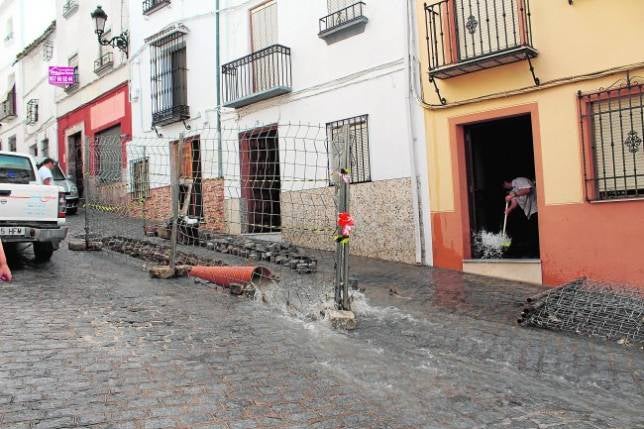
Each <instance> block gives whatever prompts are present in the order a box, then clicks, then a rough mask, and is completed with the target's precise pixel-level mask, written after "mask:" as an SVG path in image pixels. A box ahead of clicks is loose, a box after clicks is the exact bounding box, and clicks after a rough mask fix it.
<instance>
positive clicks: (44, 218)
mask: <svg viewBox="0 0 644 429" xmlns="http://www.w3.org/2000/svg"><path fill="white" fill-rule="evenodd" d="M66 236H67V227H66V226H65V192H64V190H63V189H61V188H59V187H58V186H55V185H43V184H42V182H41V181H40V178H39V177H38V171H37V170H36V164H35V161H34V159H33V158H32V157H31V156H29V155H23V154H19V153H15V152H0V239H2V242H3V243H5V244H6V245H8V246H11V245H14V243H33V247H34V254H35V256H36V261H37V262H46V261H48V260H49V259H50V258H51V255H52V253H53V252H54V250H56V249H58V247H59V245H60V242H61V241H63V240H64V239H65V237H66Z"/></svg>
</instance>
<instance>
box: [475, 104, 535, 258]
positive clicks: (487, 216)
mask: <svg viewBox="0 0 644 429" xmlns="http://www.w3.org/2000/svg"><path fill="white" fill-rule="evenodd" d="M465 145H466V148H465V149H466V153H467V172H468V191H469V210H470V213H469V216H470V228H471V233H472V234H475V233H478V232H480V231H483V230H485V231H488V232H494V233H498V232H501V230H502V228H503V221H504V208H505V200H504V198H505V196H506V195H507V192H508V191H507V190H505V189H504V188H503V182H504V180H507V179H510V180H511V179H513V178H517V177H524V178H527V179H529V180H530V181H532V183H533V184H534V183H536V181H535V163H534V146H533V138H532V124H531V117H530V115H523V116H517V117H512V118H504V119H499V120H493V121H487V122H482V123H477V124H472V125H467V126H465ZM535 192H537V191H536V188H535ZM507 233H508V235H509V236H510V237H511V238H512V244H511V246H510V247H509V248H508V249H507V250H506V251H505V252H504V255H503V257H504V258H508V259H510V258H511V259H525V258H529V259H538V258H539V239H538V237H539V231H538V226H537V221H536V216H535V217H534V218H532V217H531V220H530V219H529V218H528V217H527V216H526V214H525V213H524V211H523V210H522V209H521V207H517V208H516V209H515V210H514V211H513V212H511V213H510V215H509V216H508V224H507ZM478 252H479V250H478V249H475V248H472V257H473V258H474V259H478V258H480V257H481V255H480V254H478Z"/></svg>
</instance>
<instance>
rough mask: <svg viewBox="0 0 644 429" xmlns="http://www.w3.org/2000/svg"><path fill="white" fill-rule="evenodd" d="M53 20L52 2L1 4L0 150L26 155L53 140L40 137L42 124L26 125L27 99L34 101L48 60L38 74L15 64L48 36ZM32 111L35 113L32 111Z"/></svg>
mask: <svg viewBox="0 0 644 429" xmlns="http://www.w3.org/2000/svg"><path fill="white" fill-rule="evenodd" d="M31 7H33V9H31ZM54 19H55V13H54V5H53V2H51V1H49V0H35V1H33V2H31V3H29V4H27V2H25V1H20V0H1V1H0V150H11V151H17V152H24V153H27V152H28V151H29V148H30V146H32V145H33V141H34V140H35V139H41V142H40V144H42V141H45V143H46V140H47V139H49V138H51V136H49V135H48V134H47V133H44V132H40V134H38V131H37V130H38V128H39V126H40V125H42V124H35V123H31V124H29V126H27V124H26V123H25V122H29V119H28V118H27V113H28V110H29V109H28V106H27V105H26V104H25V97H27V101H29V100H32V99H35V97H32V98H29V97H30V94H35V93H34V92H33V91H35V87H36V86H38V84H37V81H38V80H39V79H40V78H41V77H42V67H44V66H43V64H44V63H45V62H46V61H47V60H44V61H43V62H40V61H37V64H34V66H35V67H38V70H31V69H27V68H26V67H24V65H23V64H22V63H21V62H16V57H17V55H18V54H20V53H21V52H23V51H24V50H25V48H26V47H27V46H28V45H30V44H32V43H33V42H34V41H35V40H36V39H38V38H39V37H40V36H41V35H42V34H43V32H46V29H48V26H50V25H51V23H52V21H53V20H54ZM35 75H40V76H35ZM25 79H26V80H27V81H28V82H25ZM38 91H39V90H36V92H38ZM25 94H27V95H25ZM40 96H41V95H38V97H40ZM30 111H31V112H33V108H31V109H30ZM47 114H48V112H46V113H45V115H47ZM34 125H36V127H34ZM48 125H49V124H48ZM26 127H27V128H26ZM50 131H51V130H50ZM34 133H36V134H35V135H34Z"/></svg>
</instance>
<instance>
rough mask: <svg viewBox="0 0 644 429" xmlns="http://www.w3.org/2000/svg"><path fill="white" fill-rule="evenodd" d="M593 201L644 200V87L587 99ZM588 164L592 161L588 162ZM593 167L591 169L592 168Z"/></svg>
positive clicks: (588, 170)
mask: <svg viewBox="0 0 644 429" xmlns="http://www.w3.org/2000/svg"><path fill="white" fill-rule="evenodd" d="M581 99H582V101H585V102H586V103H587V104H586V108H585V109H583V108H582V109H581V110H582V124H583V125H584V128H585V135H586V136H588V137H589V138H590V154H589V155H590V158H591V159H590V160H589V161H590V162H586V164H587V165H586V174H587V176H588V177H587V178H588V180H590V181H591V182H592V187H593V189H592V190H591V197H592V199H597V200H610V199H623V198H642V197H644V145H643V139H644V85H630V84H629V85H627V86H626V87H623V88H620V89H612V90H607V91H602V92H599V93H594V94H588V95H583V96H582V97H581ZM587 161H588V160H587ZM588 164H590V165H588Z"/></svg>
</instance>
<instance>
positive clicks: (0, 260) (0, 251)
mask: <svg viewBox="0 0 644 429" xmlns="http://www.w3.org/2000/svg"><path fill="white" fill-rule="evenodd" d="M11 278H12V277H11V270H10V269H9V265H8V264H7V257H6V256H5V254H4V247H2V240H0V282H10V281H11Z"/></svg>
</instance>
